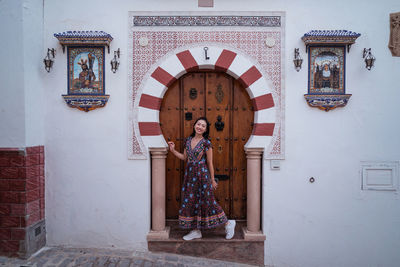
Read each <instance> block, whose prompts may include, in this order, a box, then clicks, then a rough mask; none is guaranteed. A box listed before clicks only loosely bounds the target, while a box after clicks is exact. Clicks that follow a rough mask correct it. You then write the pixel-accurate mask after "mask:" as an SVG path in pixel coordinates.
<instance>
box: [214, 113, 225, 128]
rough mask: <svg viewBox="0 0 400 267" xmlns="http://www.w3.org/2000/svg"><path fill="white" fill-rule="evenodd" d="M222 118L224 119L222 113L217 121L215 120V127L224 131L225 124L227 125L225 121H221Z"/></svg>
mask: <svg viewBox="0 0 400 267" xmlns="http://www.w3.org/2000/svg"><path fill="white" fill-rule="evenodd" d="M221 120H222V117H221V115H218V116H217V122H215V129H217V131H218V132H221V131H223V130H224V126H225V123H224V122H223V121H221Z"/></svg>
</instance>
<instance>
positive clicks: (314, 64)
mask: <svg viewBox="0 0 400 267" xmlns="http://www.w3.org/2000/svg"><path fill="white" fill-rule="evenodd" d="M359 36H360V34H358V33H354V32H351V31H346V30H340V31H330V30H329V31H311V32H308V33H306V34H305V35H304V36H303V37H302V40H303V41H304V43H305V44H306V51H307V53H308V94H305V95H304V97H305V99H306V101H307V103H308V105H309V106H311V107H316V108H319V109H321V110H325V111H329V110H332V109H335V108H337V107H344V106H346V104H347V102H348V101H349V99H350V97H351V94H346V50H347V52H349V51H350V46H351V45H352V44H354V43H355V40H356V39H357V38H358V37H359Z"/></svg>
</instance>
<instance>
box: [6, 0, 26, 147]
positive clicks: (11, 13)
mask: <svg viewBox="0 0 400 267" xmlns="http://www.w3.org/2000/svg"><path fill="white" fill-rule="evenodd" d="M20 2H21V1H1V2H0V35H1V36H2V44H1V49H0V57H1V59H2V67H1V71H0V81H1V84H0V88H1V89H0V121H1V124H0V146H1V147H20V146H24V145H25V105H24V103H25V102H24V80H23V79H21V77H22V76H23V71H22V70H23V54H22V53H21V51H23V45H22V40H23V31H22V29H23V26H22V24H23V22H22V7H21V3H20Z"/></svg>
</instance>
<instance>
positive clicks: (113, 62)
mask: <svg viewBox="0 0 400 267" xmlns="http://www.w3.org/2000/svg"><path fill="white" fill-rule="evenodd" d="M120 53H121V52H120V50H119V48H118V50H117V51H114V58H113V59H112V60H111V62H110V64H111V71H112V72H113V73H115V72H116V71H117V69H118V67H119V55H120ZM117 57H118V58H117Z"/></svg>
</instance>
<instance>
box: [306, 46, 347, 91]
mask: <svg viewBox="0 0 400 267" xmlns="http://www.w3.org/2000/svg"><path fill="white" fill-rule="evenodd" d="M308 60H309V62H310V67H309V69H308V94H344V93H345V82H344V81H345V73H346V71H345V66H346V65H345V60H346V48H345V46H310V47H309V53H308Z"/></svg>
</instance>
